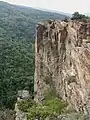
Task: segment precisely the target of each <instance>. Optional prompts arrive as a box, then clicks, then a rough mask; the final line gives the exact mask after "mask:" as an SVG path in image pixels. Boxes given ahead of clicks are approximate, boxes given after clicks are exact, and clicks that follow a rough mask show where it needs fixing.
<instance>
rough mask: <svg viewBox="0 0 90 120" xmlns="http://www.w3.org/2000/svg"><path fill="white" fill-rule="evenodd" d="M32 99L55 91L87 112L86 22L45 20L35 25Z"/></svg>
mask: <svg viewBox="0 0 90 120" xmlns="http://www.w3.org/2000/svg"><path fill="white" fill-rule="evenodd" d="M34 90H35V101H36V102H38V103H42V101H43V100H44V99H45V97H46V94H47V93H48V94H50V93H53V94H56V95H57V96H58V97H60V98H63V100H65V101H67V102H68V103H69V104H71V105H72V107H73V108H74V109H75V110H76V111H82V112H84V113H86V114H87V113H88V114H89V112H90V22H87V21H76V20H74V21H69V22H64V21H53V20H48V21H46V22H43V23H39V24H38V25H37V30H36V43H35V83H34Z"/></svg>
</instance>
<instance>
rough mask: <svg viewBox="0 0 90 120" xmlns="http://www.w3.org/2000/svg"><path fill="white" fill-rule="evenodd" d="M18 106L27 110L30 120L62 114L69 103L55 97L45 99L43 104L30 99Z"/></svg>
mask: <svg viewBox="0 0 90 120" xmlns="http://www.w3.org/2000/svg"><path fill="white" fill-rule="evenodd" d="M18 106H19V109H20V110H21V111H23V112H26V115H27V118H28V120H34V119H40V120H44V119H45V118H47V117H53V116H58V115H60V114H61V112H63V110H65V108H66V107H67V103H66V102H64V101H62V100H60V99H58V98H53V99H49V100H45V101H44V103H43V104H42V105H40V104H36V103H35V102H34V101H32V100H29V101H22V102H21V103H18Z"/></svg>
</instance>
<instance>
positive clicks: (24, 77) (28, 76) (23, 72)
mask: <svg viewBox="0 0 90 120" xmlns="http://www.w3.org/2000/svg"><path fill="white" fill-rule="evenodd" d="M64 18H65V16H64V15H60V14H56V13H50V12H43V11H40V10H36V9H33V8H29V7H23V6H15V5H11V4H8V3H5V2H0V107H3V106H4V107H7V108H14V103H15V100H16V97H17V96H16V95H17V91H18V90H22V89H27V90H29V91H30V93H31V95H32V96H33V82H34V39H35V26H36V24H37V23H38V22H40V21H42V20H47V19H61V20H62V19H64Z"/></svg>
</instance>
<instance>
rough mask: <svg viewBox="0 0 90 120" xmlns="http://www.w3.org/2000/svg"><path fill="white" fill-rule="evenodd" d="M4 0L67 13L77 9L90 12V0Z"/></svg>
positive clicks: (81, 11)
mask: <svg viewBox="0 0 90 120" xmlns="http://www.w3.org/2000/svg"><path fill="white" fill-rule="evenodd" d="M4 1H5V2H9V3H13V4H18V5H25V6H31V7H35V8H45V9H51V10H58V11H62V12H67V13H73V12H75V11H79V12H80V13H90V0H4Z"/></svg>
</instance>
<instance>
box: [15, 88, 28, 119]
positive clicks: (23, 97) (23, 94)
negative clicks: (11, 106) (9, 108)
mask: <svg viewBox="0 0 90 120" xmlns="http://www.w3.org/2000/svg"><path fill="white" fill-rule="evenodd" d="M29 98H30V95H29V91H27V90H21V91H18V98H17V102H20V101H22V100H27V99H29ZM15 111H16V119H15V120H27V117H26V115H25V113H24V112H22V111H20V110H19V108H18V104H17V103H16V104H15Z"/></svg>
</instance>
